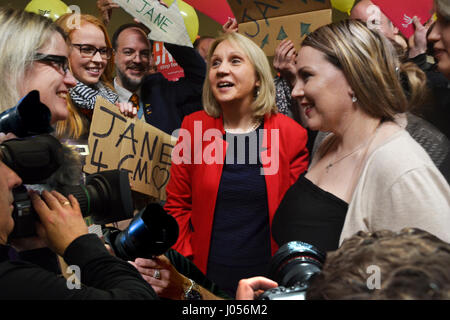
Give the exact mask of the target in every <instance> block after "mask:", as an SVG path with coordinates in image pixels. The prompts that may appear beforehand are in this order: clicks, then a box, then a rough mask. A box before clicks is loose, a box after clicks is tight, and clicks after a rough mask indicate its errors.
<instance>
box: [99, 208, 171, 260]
mask: <svg viewBox="0 0 450 320" xmlns="http://www.w3.org/2000/svg"><path fill="white" fill-rule="evenodd" d="M178 231H179V230H178V223H177V221H176V220H175V219H174V218H173V217H172V216H171V215H169V214H167V213H166V211H165V210H164V209H163V208H162V207H161V205H159V204H158V203H150V204H148V205H147V206H146V207H145V208H144V209H142V210H141V211H140V212H139V213H138V214H137V215H136V216H135V217H134V218H133V220H132V221H131V223H130V225H129V226H128V228H127V229H126V230H124V231H120V230H118V229H115V228H104V229H103V235H104V238H105V242H106V243H107V244H109V245H110V246H111V248H112V249H113V251H114V253H115V254H116V256H117V257H119V258H121V259H123V260H126V261H134V260H135V259H136V258H152V257H153V256H158V255H160V254H163V253H164V252H166V251H167V250H168V249H169V248H170V247H171V246H173V245H174V244H175V242H176V241H177V239H178Z"/></svg>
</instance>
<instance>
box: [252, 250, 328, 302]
mask: <svg viewBox="0 0 450 320" xmlns="http://www.w3.org/2000/svg"><path fill="white" fill-rule="evenodd" d="M325 258H326V255H325V253H323V252H322V251H320V250H319V249H317V248H316V247H314V246H313V245H311V244H308V243H305V242H301V241H290V242H288V243H286V244H284V245H283V246H281V247H280V249H278V251H277V252H276V253H275V255H274V256H273V257H272V259H271V261H270V266H269V277H270V278H271V279H272V280H274V281H276V282H277V283H278V284H280V286H279V287H277V288H274V289H270V290H267V291H265V292H264V293H263V294H261V295H260V296H259V297H258V300H305V296H306V290H307V289H308V287H309V284H310V281H311V280H312V278H313V277H314V275H316V274H318V273H319V272H320V271H321V270H322V266H323V264H324V263H325Z"/></svg>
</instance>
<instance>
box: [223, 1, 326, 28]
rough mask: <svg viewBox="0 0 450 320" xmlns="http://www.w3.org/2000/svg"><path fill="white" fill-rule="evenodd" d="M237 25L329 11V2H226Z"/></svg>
mask: <svg viewBox="0 0 450 320" xmlns="http://www.w3.org/2000/svg"><path fill="white" fill-rule="evenodd" d="M228 4H229V5H230V8H231V10H232V11H233V13H234V16H235V17H236V20H237V22H238V23H245V22H249V21H256V20H265V21H267V19H268V18H274V17H282V16H287V15H292V14H296V13H304V12H310V11H316V10H323V9H331V4H330V0H288V1H286V0H228Z"/></svg>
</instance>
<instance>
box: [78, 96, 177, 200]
mask: <svg viewBox="0 0 450 320" xmlns="http://www.w3.org/2000/svg"><path fill="white" fill-rule="evenodd" d="M94 110H95V111H94V115H93V117H92V124H91V129H90V135H89V140H88V142H89V149H90V151H91V152H90V154H89V156H88V157H87V158H86V164H85V166H84V171H85V172H87V173H96V172H100V171H104V170H115V169H122V170H126V171H128V173H129V177H130V182H131V184H132V189H133V190H135V191H138V192H141V193H145V194H148V195H150V196H153V197H155V198H158V199H160V200H165V199H166V192H165V190H166V186H167V183H168V181H169V177H170V165H171V154H172V149H173V147H174V145H175V143H176V139H175V138H174V137H172V136H170V135H168V134H166V133H165V132H163V131H161V130H159V129H157V128H155V127H153V126H151V125H149V124H147V123H145V122H143V121H141V120H139V119H137V118H134V119H130V118H127V117H124V116H123V115H122V114H121V113H120V111H119V109H118V108H117V107H116V106H115V105H113V104H111V103H110V102H109V101H107V100H105V99H104V98H102V97H97V103H96V105H95V109H94Z"/></svg>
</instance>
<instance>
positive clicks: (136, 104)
mask: <svg viewBox="0 0 450 320" xmlns="http://www.w3.org/2000/svg"><path fill="white" fill-rule="evenodd" d="M128 101H130V102H131V103H132V104H133V107H136V110H138V111H139V96H138V95H137V94H136V93H133V94H132V95H131V97H130V100H128Z"/></svg>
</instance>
